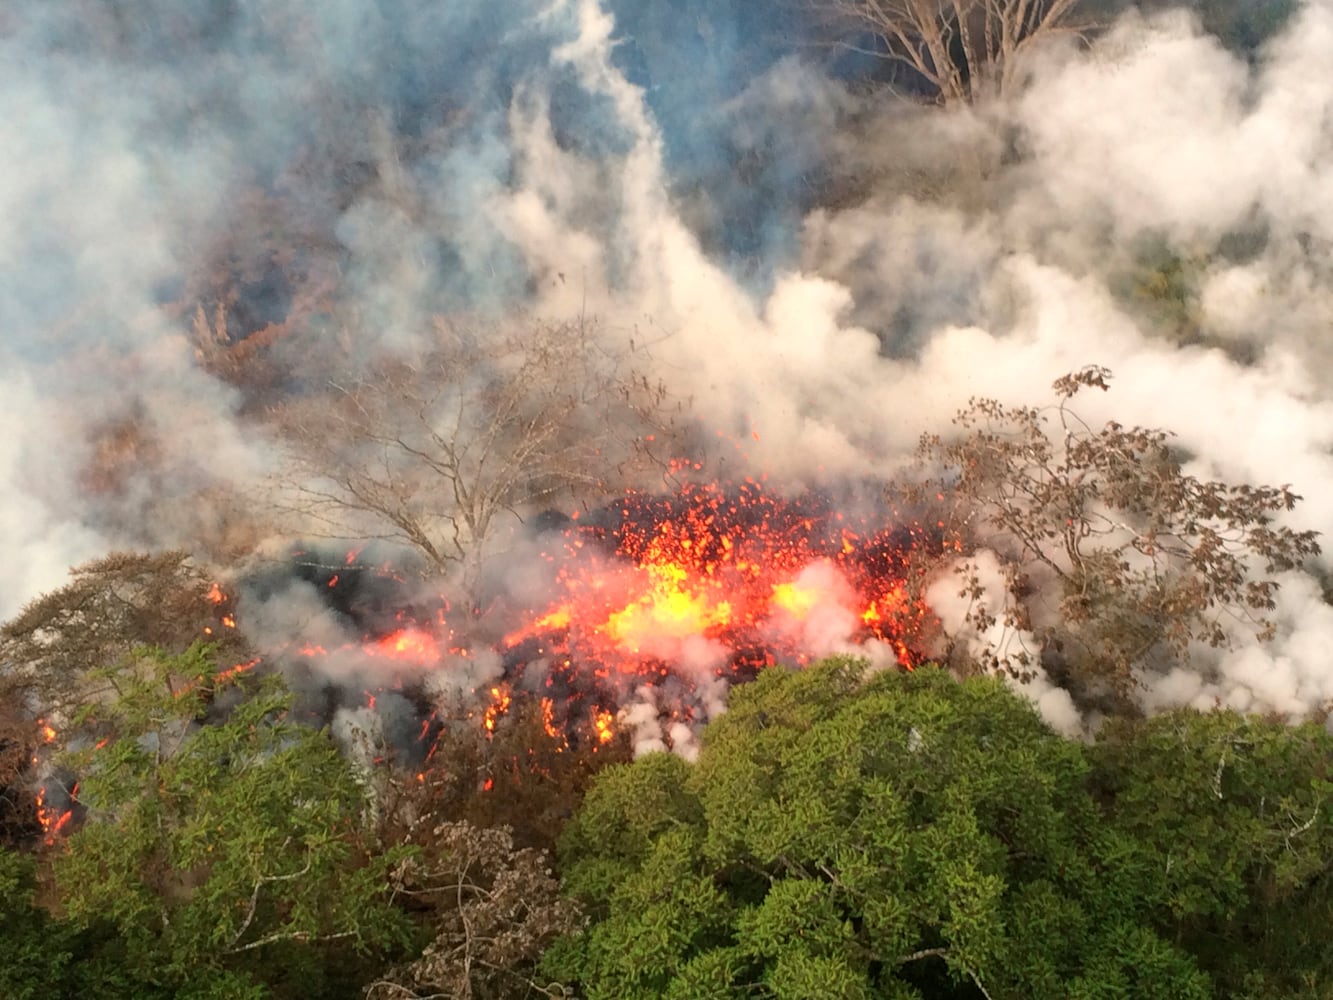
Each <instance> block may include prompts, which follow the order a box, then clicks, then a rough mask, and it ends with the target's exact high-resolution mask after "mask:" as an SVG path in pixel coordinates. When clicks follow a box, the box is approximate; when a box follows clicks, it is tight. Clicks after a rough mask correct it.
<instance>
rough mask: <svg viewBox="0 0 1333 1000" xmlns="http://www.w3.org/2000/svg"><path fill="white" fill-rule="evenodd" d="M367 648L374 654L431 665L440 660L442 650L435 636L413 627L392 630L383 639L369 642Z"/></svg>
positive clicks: (368, 651) (367, 650)
mask: <svg viewBox="0 0 1333 1000" xmlns="http://www.w3.org/2000/svg"><path fill="white" fill-rule="evenodd" d="M365 649H366V652H367V653H369V654H370V655H372V656H386V657H389V658H390V659H395V660H404V661H406V662H409V663H417V664H420V665H422V666H430V665H432V664H435V663H438V662H439V660H440V650H439V646H438V645H437V644H436V641H435V637H434V636H433V635H431V634H430V633H429V632H426V631H423V630H422V629H418V628H412V627H407V628H400V629H398V630H397V631H394V632H390V633H389V634H388V635H386V636H384V637H383V638H381V639H376V640H374V641H372V642H369V643H367V644H366V646H365Z"/></svg>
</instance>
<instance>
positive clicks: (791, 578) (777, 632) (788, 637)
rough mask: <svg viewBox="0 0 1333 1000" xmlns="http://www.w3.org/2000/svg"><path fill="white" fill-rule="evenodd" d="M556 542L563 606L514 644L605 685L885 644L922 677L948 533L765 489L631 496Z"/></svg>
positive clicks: (557, 588) (524, 629)
mask: <svg viewBox="0 0 1333 1000" xmlns="http://www.w3.org/2000/svg"><path fill="white" fill-rule="evenodd" d="M608 521H610V523H609V524H608V523H607V522H608ZM557 541H558V546H555V547H553V551H550V552H548V553H547V554H546V558H547V559H548V560H549V561H550V562H551V564H552V565H553V567H554V581H555V582H554V586H553V591H554V595H553V598H552V601H551V604H550V605H549V606H547V607H543V608H533V609H525V610H524V611H521V612H520V614H521V616H522V617H523V618H524V619H526V621H525V623H524V624H522V625H520V626H519V627H517V628H513V629H510V630H509V631H508V633H507V634H506V636H505V639H504V643H505V645H506V646H507V647H508V648H510V649H515V648H517V647H519V646H520V645H521V644H523V643H525V642H532V641H535V643H536V648H537V649H538V650H539V651H540V652H541V653H542V654H543V655H544V656H546V657H547V658H548V659H550V660H551V661H552V662H555V663H557V664H565V663H567V664H568V665H569V666H570V668H571V669H574V670H580V669H590V670H591V671H592V672H593V673H594V674H595V675H597V676H599V677H603V678H608V679H609V678H611V677H613V676H614V675H616V674H619V675H626V676H630V677H641V678H649V677H652V676H658V675H660V674H661V671H662V668H663V667H664V666H665V667H666V668H667V669H668V670H671V669H674V668H677V667H680V666H681V665H682V663H684V662H687V661H688V662H692V663H694V664H696V665H698V664H707V666H708V668H709V669H710V670H711V671H712V672H714V673H716V674H717V675H719V676H722V675H724V674H725V673H726V672H727V671H733V672H737V673H739V674H744V673H745V672H746V671H747V670H753V669H756V668H761V667H765V666H770V665H773V664H775V663H779V662H786V663H792V664H803V663H805V662H808V661H809V660H810V659H813V658H816V657H819V656H823V655H826V654H828V653H830V652H834V651H836V650H837V649H842V648H856V647H863V648H864V647H866V646H867V644H869V643H871V642H875V641H877V642H880V643H883V644H885V645H886V646H888V647H889V648H890V649H891V650H892V652H893V655H894V657H895V658H896V659H897V660H898V662H899V663H900V664H901V665H902V666H904V667H907V668H911V667H912V666H914V665H915V664H916V663H917V662H918V659H919V656H918V654H917V653H916V652H915V650H916V649H917V648H918V647H919V644H920V642H921V640H922V638H923V636H924V634H925V633H926V632H927V631H928V629H929V628H930V625H931V622H932V621H933V616H931V614H930V612H929V610H928V609H927V608H926V607H925V605H924V604H923V603H922V602H921V601H920V600H919V598H916V597H914V596H913V594H914V593H915V592H916V591H919V590H920V589H921V588H920V587H914V585H916V584H919V583H920V582H921V579H920V575H921V573H922V572H924V569H923V567H924V565H925V563H926V560H922V559H919V558H918V557H919V556H923V555H924V556H930V555H932V554H933V552H934V551H937V550H938V547H939V544H940V543H939V539H938V538H937V537H936V536H934V535H932V534H931V533H929V532H927V531H925V530H924V529H921V528H919V527H917V526H906V527H905V526H901V525H892V524H875V523H873V522H872V521H871V519H870V518H868V517H864V516H862V517H853V516H851V515H848V514H845V513H843V512H840V511H838V510H837V509H835V508H834V507H833V506H832V505H831V504H830V503H828V502H827V501H824V500H821V499H818V498H811V497H805V498H798V499H794V500H793V499H785V498H781V497H778V496H774V495H770V494H768V493H767V492H765V491H764V489H763V487H762V485H761V484H760V483H758V482H755V481H747V482H745V483H743V484H740V485H739V486H737V487H734V488H730V489H728V488H726V487H723V486H721V485H717V484H706V485H698V486H689V487H686V488H684V489H682V490H681V491H680V493H678V494H676V495H674V496H667V497H661V496H649V495H646V494H643V495H639V494H636V495H631V496H629V497H626V498H625V499H624V500H623V501H622V502H621V504H620V505H618V507H617V508H616V509H614V510H613V511H612V512H611V515H610V517H609V518H603V519H602V520H601V523H600V525H598V524H593V523H589V520H588V519H585V520H584V521H582V522H575V521H571V522H570V526H569V527H568V528H567V529H566V530H565V531H564V532H563V533H561V535H560V537H559V538H558V539H557ZM923 550H928V551H923Z"/></svg>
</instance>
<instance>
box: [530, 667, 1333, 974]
mask: <svg viewBox="0 0 1333 1000" xmlns="http://www.w3.org/2000/svg"><path fill="white" fill-rule="evenodd" d="M1163 750H1166V751H1167V752H1162V751H1163ZM1154 751H1157V752H1154ZM1330 751H1333V740H1331V739H1330V738H1329V736H1328V735H1327V733H1325V732H1323V731H1322V730H1320V729H1318V728H1316V727H1313V726H1309V727H1305V728H1303V729H1299V730H1289V729H1286V728H1284V727H1282V726H1280V725H1276V724H1272V723H1260V722H1247V721H1245V720H1243V719H1240V718H1239V717H1237V716H1234V715H1230V714H1218V715H1211V716H1198V715H1189V714H1182V715H1178V716H1167V717H1163V718H1162V719H1160V720H1154V721H1153V722H1150V723H1142V724H1134V725H1129V724H1127V725H1126V726H1124V727H1122V728H1117V729H1115V730H1114V731H1113V732H1112V733H1111V734H1109V735H1108V738H1107V740H1106V741H1105V742H1103V743H1102V744H1099V745H1097V746H1095V747H1091V748H1089V747H1087V746H1085V745H1083V744H1081V743H1077V742H1074V741H1069V740H1065V739H1062V738H1060V737H1058V736H1056V735H1055V734H1054V733H1052V732H1051V731H1050V730H1048V729H1047V728H1046V727H1045V726H1044V725H1043V723H1042V722H1041V721H1040V720H1039V719H1038V718H1037V717H1036V715H1035V713H1034V712H1033V711H1032V709H1031V708H1030V707H1029V706H1028V705H1027V704H1026V703H1024V702H1023V701H1021V700H1020V699H1019V698H1018V697H1016V696H1015V695H1014V694H1013V693H1011V692H1010V691H1009V690H1008V689H1006V687H1005V686H1004V685H1003V684H1002V683H1001V682H1000V681H998V680H995V679H979V678H974V679H971V680H967V681H964V682H957V681H955V680H953V679H952V678H951V677H949V676H948V675H947V674H945V673H943V672H941V671H938V670H934V669H926V670H920V671H917V672H916V673H911V674H899V673H885V674H878V675H868V674H867V672H866V669H865V667H864V665H861V664H858V663H856V662H854V661H848V660H833V661H829V662H826V663H823V664H821V665H819V666H818V667H816V668H813V669H810V670H807V671H805V672H803V673H789V672H783V671H771V672H769V673H766V674H765V675H763V676H761V677H760V678H759V679H758V680H757V681H756V682H755V683H754V684H752V685H749V686H747V687H745V688H743V689H740V690H738V691H737V692H736V693H735V695H734V697H733V704H732V706H731V710H730V711H729V712H728V714H727V715H726V716H724V717H722V718H721V719H719V720H716V721H715V722H714V723H712V724H711V725H710V726H709V728H708V729H707V731H706V732H705V734H704V739H703V750H702V753H701V755H700V757H699V760H698V762H697V763H696V764H693V765H691V764H688V763H686V762H684V761H682V760H679V759H677V758H674V757H668V756H664V755H654V756H649V757H646V758H643V759H641V760H639V761H637V762H636V763H634V764H633V765H630V766H622V767H616V768H612V769H609V770H608V771H606V772H604V773H603V775H602V776H601V778H600V779H599V781H598V782H597V783H596V784H595V786H594V788H593V789H592V791H591V793H590V794H589V796H588V798H587V800H586V801H585V804H584V807H583V809H582V810H581V811H580V813H579V814H578V815H577V816H576V817H575V819H574V821H573V822H572V823H571V824H570V826H569V827H568V829H567V830H566V833H565V836H564V839H563V841H562V851H561V858H562V862H563V865H564V871H565V884H566V887H567V889H568V890H569V891H571V892H573V893H574V894H575V895H576V896H577V897H578V898H579V899H581V900H582V901H583V902H584V904H585V905H586V906H587V907H588V910H589V912H590V913H591V915H592V921H593V922H592V924H591V926H590V927H589V928H588V929H587V931H586V932H585V933H583V934H581V935H575V936H571V937H567V938H566V939H564V940H563V941H562V942H561V943H560V945H559V946H558V947H556V948H553V949H552V950H551V951H550V952H549V953H548V967H549V969H550V971H551V972H552V973H553V974H558V975H560V976H562V977H564V978H565V979H566V980H567V981H574V982H577V983H578V984H580V985H581V987H582V988H583V989H584V990H585V991H586V994H587V996H589V997H591V998H596V997H662V996H665V997H681V998H685V997H699V996H710V997H724V996H736V997H740V996H769V997H775V998H786V997H790V998H797V997H810V996H821V997H849V998H850V997H902V998H907V997H940V996H959V997H966V996H977V997H989V998H992V1000H998V998H1000V997H1014V998H1018V997H1052V998H1054V997H1069V996H1076V997H1082V998H1094V997H1096V998H1111V997H1131V996H1132V997H1161V998H1164V1000H1165V998H1167V997H1197V998H1203V997H1209V996H1241V995H1246V994H1245V992H1244V991H1245V990H1247V989H1252V988H1253V984H1255V983H1267V984H1273V985H1278V986H1281V987H1283V988H1287V987H1291V986H1293V985H1294V984H1295V983H1297V982H1299V981H1302V977H1305V981H1308V982H1310V983H1314V982H1316V981H1318V982H1328V980H1327V979H1326V977H1327V971H1326V962H1327V959H1326V958H1325V956H1324V954H1323V949H1322V947H1320V946H1319V944H1318V943H1317V942H1316V941H1314V940H1312V937H1313V936H1314V935H1313V933H1312V932H1310V931H1309V930H1306V931H1304V932H1302V931H1301V930H1300V929H1299V927H1298V926H1297V925H1296V924H1295V923H1293V924H1290V925H1286V924H1284V925H1282V926H1278V925H1266V924H1264V923H1263V922H1262V920H1261V919H1260V914H1262V913H1263V912H1264V909H1265V906H1266V905H1267V903H1268V902H1269V901H1271V900H1275V899H1281V900H1282V901H1283V903H1282V906H1283V907H1284V909H1283V910H1282V915H1283V919H1284V921H1285V920H1287V919H1291V920H1293V921H1296V920H1301V919H1303V920H1305V921H1307V922H1309V921H1312V920H1319V919H1321V918H1322V917H1324V916H1326V914H1327V900H1326V890H1325V889H1324V882H1325V881H1326V879H1327V874H1328V869H1327V866H1328V861H1327V860H1326V859H1327V858H1328V857H1330V856H1333V855H1330V853H1329V848H1330V846H1333V845H1331V844H1330V840H1329V836H1330V828H1329V827H1328V826H1327V825H1325V824H1324V822H1323V821H1322V820H1320V818H1319V817H1320V816H1321V815H1322V811H1323V809H1324V808H1326V802H1327V798H1328V792H1329V787H1328V785H1327V782H1326V781H1325V780H1324V779H1323V778H1322V777H1320V775H1321V773H1322V769H1323V767H1324V766H1325V764H1324V763H1323V762H1324V761H1326V760H1327V759H1328V758H1329V754H1330ZM1219 754H1221V755H1222V756H1223V758H1224V759H1222V761H1221V764H1220V766H1219V762H1218V755H1219ZM1278 760H1282V761H1283V762H1284V763H1285V764H1286V767H1285V769H1281V770H1271V769H1269V767H1268V765H1269V764H1276V763H1277V762H1278ZM1279 803H1280V804H1279ZM1321 804H1322V805H1321ZM1214 880H1216V881H1214ZM1310 926H1311V927H1313V926H1320V925H1318V924H1310ZM1222 941H1226V942H1229V943H1230V946H1229V947H1226V946H1220V942H1222ZM1242 941H1243V942H1245V943H1246V946H1245V947H1243V948H1240V949H1239V950H1237V946H1238V945H1239V944H1240V942H1242ZM1251 995H1256V994H1251ZM1312 995H1314V994H1312Z"/></svg>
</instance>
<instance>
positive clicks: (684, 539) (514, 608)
mask: <svg viewBox="0 0 1333 1000" xmlns="http://www.w3.org/2000/svg"><path fill="white" fill-rule="evenodd" d="M678 472H679V473H681V474H683V475H690V474H693V472H692V471H691V467H689V466H685V465H682V466H680V467H679V469H678ZM579 513H581V515H582V516H578V517H575V516H570V517H569V518H568V520H566V521H565V522H564V527H563V528H562V529H560V530H557V531H551V532H548V533H547V534H544V535H542V536H540V537H539V538H538V539H537V542H538V544H539V545H540V546H541V550H540V552H538V553H536V554H535V555H536V558H534V559H533V560H532V562H531V563H530V564H529V565H528V566H526V567H525V571H526V576H525V580H526V581H527V582H526V583H525V590H524V593H525V594H526V595H527V596H526V597H525V598H524V599H522V600H521V601H520V600H519V599H518V598H516V597H514V596H513V595H512V594H511V593H509V592H508V591H506V590H503V589H498V590H497V591H490V592H484V593H481V594H477V595H470V596H469V602H472V601H474V600H475V604H473V605H471V606H470V607H469V608H468V611H469V613H467V614H462V613H460V609H458V608H455V607H454V605H452V604H451V603H450V601H449V600H448V599H447V598H446V597H445V595H444V594H441V595H439V600H438V602H437V601H436V600H435V599H434V598H422V597H421V596H420V595H419V593H418V595H417V596H416V597H414V598H412V599H410V600H405V601H403V602H402V603H401V604H396V603H395V597H394V594H395V587H396V586H401V585H402V584H403V583H404V581H403V580H402V579H401V578H400V577H399V576H398V575H397V574H396V573H395V572H394V571H393V570H392V568H391V567H389V566H388V565H387V564H386V565H376V564H372V563H362V562H361V561H360V552H359V551H358V550H353V551H352V552H349V553H348V554H347V557H346V559H345V560H343V561H341V565H339V564H338V562H337V561H334V564H333V565H329V566H327V567H326V566H324V564H323V563H322V561H321V562H320V563H319V564H318V568H319V570H320V572H319V573H318V574H317V575H315V576H314V577H313V578H310V577H307V579H310V582H312V583H313V584H314V586H315V587H316V588H317V589H318V591H319V592H321V593H323V594H326V595H328V596H327V598H326V599H327V600H328V601H329V602H330V604H331V605H332V606H334V607H336V608H337V609H338V611H339V613H340V614H342V615H345V616H347V617H348V619H349V620H350V621H352V622H354V623H355V624H354V627H355V628H356V630H357V632H359V633H360V635H359V637H356V636H357V632H352V633H351V634H349V636H348V638H347V639H346V640H345V641H344V642H341V643H338V642H336V641H335V642H330V641H329V639H328V637H327V633H325V634H324V635H323V636H321V637H319V638H316V637H314V636H311V637H294V638H293V640H292V642H291V644H290V646H288V647H285V648H282V649H277V650H270V651H268V655H269V656H270V658H272V659H276V660H280V659H281V658H282V657H292V658H295V657H299V658H302V659H305V660H319V659H322V658H324V657H329V658H331V659H332V658H336V659H337V660H338V661H339V665H340V666H345V665H350V667H351V669H353V670H356V669H360V670H370V669H374V668H375V667H376V666H379V669H385V668H387V669H389V670H391V671H392V672H393V674H394V675H395V676H394V680H393V682H392V683H393V684H395V685H397V686H399V687H400V689H403V687H402V686H403V685H408V686H410V685H411V684H412V683H413V681H412V678H413V675H416V676H418V677H419V676H420V675H421V673H422V672H423V671H432V672H434V671H438V672H440V673H441V675H442V677H441V679H442V680H445V681H446V682H447V681H448V680H449V677H448V674H449V673H450V672H452V671H454V670H458V671H459V672H460V673H461V674H463V675H471V674H473V672H474V671H477V670H490V669H494V670H496V673H494V674H492V675H491V676H492V677H493V678H494V679H493V680H488V681H487V682H485V684H483V685H482V686H481V687H479V688H477V689H476V691H475V695H476V697H477V703H478V707H477V710H476V716H477V717H478V719H479V721H480V723H481V728H482V730H483V731H484V733H485V734H486V735H488V736H489V735H493V734H495V733H496V731H497V729H498V727H499V726H500V725H501V723H502V720H503V719H504V718H505V717H506V716H507V715H509V714H510V713H511V711H513V710H514V709H516V708H517V707H518V706H517V705H515V704H514V703H515V702H516V701H521V700H525V699H528V698H531V705H530V707H531V708H533V709H539V710H540V719H541V725H542V728H543V730H544V731H545V733H546V735H547V736H549V737H550V738H551V739H553V740H556V741H557V743H558V745H559V746H560V747H572V746H576V745H578V744H579V743H580V741H583V742H585V744H586V743H591V745H592V747H593V748H594V749H596V748H597V747H600V746H603V745H607V744H610V743H611V742H612V741H614V740H615V739H616V736H617V734H618V726H619V725H620V723H619V722H618V721H617V720H621V719H625V718H627V717H628V716H626V715H622V712H623V711H624V710H625V709H626V707H627V706H628V705H630V704H631V703H633V704H634V705H635V706H636V710H635V712H634V713H633V718H634V720H635V721H633V722H632V723H626V724H625V730H626V733H627V734H629V735H631V736H632V738H633V739H634V740H636V741H637V740H638V739H640V735H641V734H643V733H646V732H647V730H646V729H645V728H644V726H645V725H648V726H651V723H645V721H644V713H645V711H648V712H649V713H650V714H651V712H652V711H653V708H654V706H655V709H656V711H657V713H658V720H659V722H660V723H661V728H662V731H663V733H664V738H668V737H667V736H666V735H665V734H667V733H668V731H669V730H671V729H673V728H674V727H676V726H678V725H680V724H685V725H687V726H688V725H693V724H694V723H695V722H697V721H702V720H703V719H705V718H707V717H708V715H709V714H711V712H712V711H714V710H715V706H716V705H718V704H719V699H720V698H722V697H724V695H725V690H726V687H727V685H728V684H730V683H733V682H739V681H744V680H747V679H749V678H751V677H753V676H754V674H755V673H756V672H757V671H759V670H762V669H764V668H766V667H770V666H773V665H776V664H787V665H793V666H799V665H802V664H804V663H806V662H809V661H810V660H813V659H816V658H819V657H822V656H824V655H827V654H829V653H831V652H835V651H843V650H849V649H857V648H862V649H865V650H866V651H867V654H868V655H873V656H881V657H884V658H886V659H889V660H890V661H892V660H896V661H897V662H898V663H899V664H900V665H901V666H903V667H905V668H908V669H910V668H911V667H912V666H914V665H915V664H916V663H917V662H918V659H919V655H920V654H919V652H918V650H920V649H922V648H925V647H927V646H928V644H929V640H930V631H931V629H932V628H933V622H934V618H933V615H932V614H931V613H930V611H929V609H928V608H926V606H925V605H924V604H923V603H922V601H921V599H920V596H919V595H920V594H921V592H922V591H924V589H925V587H924V576H923V574H924V573H925V572H926V569H925V567H926V566H928V565H930V564H931V562H932V560H933V559H934V557H936V556H938V555H939V554H940V553H941V552H942V551H943V548H944V540H943V538H942V535H941V532H939V531H937V530H936V529H935V528H933V527H931V528H923V527H921V526H920V525H917V524H915V523H908V524H904V523H901V522H899V521H898V520H897V519H895V518H894V517H891V516H890V515H889V514H888V512H887V511H884V510H882V509H872V510H871V512H869V513H858V514H854V513H849V512H846V511H844V510H840V509H839V508H838V507H837V506H836V505H835V504H834V503H833V502H832V501H830V500H829V499H827V498H823V497H817V496H810V495H806V496H800V497H795V498H787V497H782V496H778V495H776V494H772V493H770V492H768V490H767V489H766V487H765V486H764V484H763V483H762V482H759V481H755V480H746V481H745V482H743V483H738V484H733V485H721V484H703V485H687V486H684V487H682V488H681V489H679V490H678V491H677V492H675V493H672V494H668V495H650V494H646V493H634V494H630V495H628V496H625V497H623V498H621V499H620V500H618V501H616V502H614V503H613V504H612V505H610V506H608V507H607V508H604V509H602V510H600V511H588V510H585V511H582V512H579ZM918 556H923V557H925V558H918ZM303 565H304V566H305V567H306V568H309V567H310V565H311V564H309V563H306V564H303ZM495 579H496V580H497V581H498V580H502V579H504V574H497V575H496V577H495ZM363 589H364V594H365V595H366V596H367V597H370V598H373V599H367V600H364V601H362V600H360V598H361V597H362V596H363ZM406 589H407V588H406V587H405V586H404V587H402V590H406ZM386 604H387V607H388V609H389V612H388V613H386V612H385V608H386ZM363 607H364V608H369V609H374V610H373V613H371V614H367V615H366V616H365V617H364V618H358V617H357V615H356V614H355V613H354V612H349V611H348V608H363ZM395 607H396V608H397V610H396V611H394V610H392V609H394V608H395ZM497 637H500V638H497ZM375 661H380V664H382V665H379V664H376V663H375ZM514 714H516V715H517V714H518V713H517V712H514ZM424 716H425V713H424V712H423V715H422V717H423V718H424ZM525 717H526V716H525ZM418 721H420V720H418ZM432 732H438V728H436V729H434V730H433V729H432V726H431V724H430V722H429V720H427V721H426V722H424V723H423V724H422V726H421V736H420V743H421V744H422V745H423V746H425V745H427V744H429V743H430V741H431V738H432ZM425 759H426V760H429V759H430V752H429V751H428V752H427V753H426V754H425Z"/></svg>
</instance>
